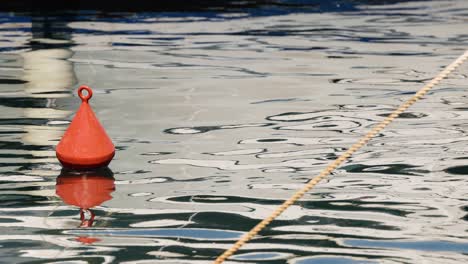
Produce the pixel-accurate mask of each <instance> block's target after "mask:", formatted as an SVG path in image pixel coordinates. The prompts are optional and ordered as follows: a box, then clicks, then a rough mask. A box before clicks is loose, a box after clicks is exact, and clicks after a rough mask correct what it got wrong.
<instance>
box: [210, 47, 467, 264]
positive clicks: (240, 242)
mask: <svg viewBox="0 0 468 264" xmlns="http://www.w3.org/2000/svg"><path fill="white" fill-rule="evenodd" d="M466 59H468V50H467V51H465V53H463V55H461V56H460V57H458V58H457V59H456V60H455V61H454V62H452V63H451V64H450V65H448V66H447V67H445V69H444V70H443V71H441V72H440V73H439V74H438V75H437V76H436V77H434V79H432V80H431V81H430V82H429V83H427V84H426V85H424V87H423V88H421V89H420V90H419V91H418V92H417V93H416V94H415V95H413V96H412V97H411V98H410V99H409V100H408V101H406V102H404V103H403V104H402V105H400V106H399V107H398V108H397V109H396V110H395V111H393V112H392V113H391V114H390V115H389V116H388V117H387V118H385V119H384V120H383V121H382V122H380V123H379V124H377V125H376V126H375V127H374V128H372V130H371V131H370V132H369V133H367V134H366V135H365V136H364V137H363V138H361V139H360V140H359V141H358V142H357V143H355V144H354V145H352V146H351V148H349V149H348V150H347V151H346V152H345V153H343V154H342V155H341V156H340V157H338V158H337V159H336V160H335V161H333V162H332V163H331V164H330V165H328V167H326V168H325V169H324V170H323V171H322V172H321V173H320V174H319V175H318V176H316V177H314V178H312V179H311V180H310V181H309V182H307V184H306V185H305V186H304V187H302V188H301V189H300V190H298V191H297V192H296V193H295V194H294V195H293V196H291V197H290V198H289V199H288V200H286V201H285V202H284V203H283V204H282V205H280V206H279V207H278V208H277V209H276V210H275V211H274V212H273V213H272V214H271V215H270V216H268V217H267V218H265V219H264V220H262V221H261V222H260V223H258V224H257V225H256V226H255V227H254V228H252V229H251V230H250V231H249V232H248V233H247V234H245V235H244V236H242V238H240V239H239V240H238V241H237V242H236V243H235V244H234V245H233V246H232V247H231V248H230V249H228V250H226V251H225V252H224V253H223V254H222V255H220V256H219V257H218V258H217V259H216V260H215V261H214V264H221V263H223V262H224V261H225V260H226V259H227V258H229V257H230V256H232V255H233V254H234V253H235V252H236V251H237V250H239V248H241V247H242V246H243V245H244V244H245V243H247V242H248V241H249V240H251V239H252V238H253V237H254V236H255V235H257V234H258V232H260V231H261V230H262V229H263V228H265V227H266V226H267V225H268V224H270V223H271V222H272V221H273V220H274V219H275V218H277V217H278V216H279V215H280V214H282V213H283V212H284V211H285V210H286V209H287V208H288V207H289V206H291V205H292V204H294V203H295V202H296V201H297V200H299V199H300V198H301V197H302V196H304V194H305V193H306V192H308V191H309V190H310V189H312V188H313V187H314V186H315V185H317V184H318V183H319V182H320V181H321V180H322V179H324V178H325V177H327V176H328V175H329V174H330V173H331V172H332V171H333V170H334V169H336V168H337V167H338V166H339V165H340V164H341V163H343V162H344V161H345V160H347V159H348V158H349V157H350V156H351V155H352V154H353V153H354V152H356V151H357V150H358V149H360V148H361V147H363V146H364V145H365V144H366V143H367V142H368V141H369V140H371V138H373V137H374V136H375V135H377V134H378V133H379V132H380V131H382V130H383V129H384V128H385V127H386V126H387V125H388V124H390V123H391V122H392V121H393V120H394V119H395V118H397V117H398V116H399V115H400V114H401V113H403V112H404V111H405V110H406V109H408V107H410V106H411V105H412V104H414V103H415V102H416V101H418V100H419V99H421V97H422V96H424V95H425V94H426V93H427V92H428V91H429V90H430V89H432V87H434V86H435V85H437V84H438V83H439V82H440V81H442V80H443V79H444V78H446V77H447V76H448V75H449V74H450V73H451V72H453V71H454V70H455V69H457V68H458V66H460V65H461V64H463V62H465V60H466Z"/></svg>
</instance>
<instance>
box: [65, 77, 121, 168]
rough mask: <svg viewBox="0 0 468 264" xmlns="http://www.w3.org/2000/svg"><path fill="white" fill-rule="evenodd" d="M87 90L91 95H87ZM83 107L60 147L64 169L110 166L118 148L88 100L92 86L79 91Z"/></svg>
mask: <svg viewBox="0 0 468 264" xmlns="http://www.w3.org/2000/svg"><path fill="white" fill-rule="evenodd" d="M83 90H86V91H87V93H88V94H87V95H84V94H83ZM78 96H79V97H80V98H81V106H80V108H79V109H78V112H77V113H76V115H75V117H74V118H73V120H72V122H71V124H70V126H69V127H68V129H67V131H66V132H65V134H64V135H63V137H62V139H61V140H60V142H59V144H58V145H57V148H56V154H57V158H58V160H59V161H60V163H62V165H63V166H64V167H68V168H73V169H88V168H98V167H104V166H107V165H108V164H109V163H110V162H111V160H112V158H113V157H114V155H115V147H114V144H113V143H112V141H111V139H110V138H109V136H108V135H107V133H106V131H105V130H104V128H103V127H102V125H101V123H99V120H98V119H97V117H96V115H95V114H94V112H93V110H92V109H91V106H90V105H89V103H88V101H89V99H91V97H92V96H93V91H92V90H91V88H89V87H88V86H81V87H80V88H79V89H78Z"/></svg>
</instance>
